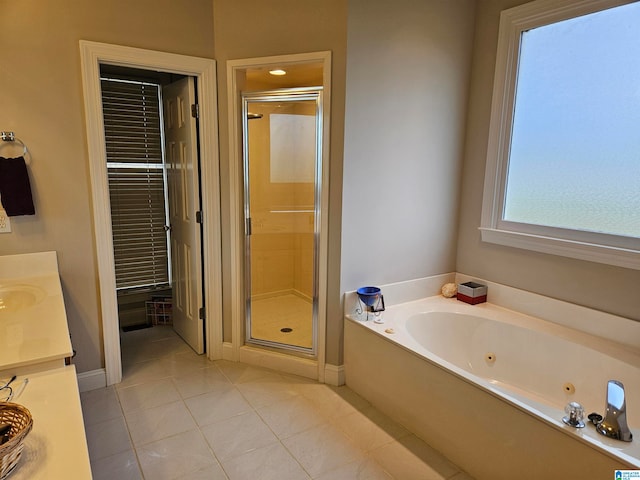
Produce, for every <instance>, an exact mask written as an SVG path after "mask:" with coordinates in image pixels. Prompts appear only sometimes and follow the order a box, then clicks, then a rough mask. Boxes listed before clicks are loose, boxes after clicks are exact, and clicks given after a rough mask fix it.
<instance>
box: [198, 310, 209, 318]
mask: <svg viewBox="0 0 640 480" xmlns="http://www.w3.org/2000/svg"><path fill="white" fill-rule="evenodd" d="M198 318H200V320H206V319H207V312H206V311H205V309H204V307H200V309H199V310H198Z"/></svg>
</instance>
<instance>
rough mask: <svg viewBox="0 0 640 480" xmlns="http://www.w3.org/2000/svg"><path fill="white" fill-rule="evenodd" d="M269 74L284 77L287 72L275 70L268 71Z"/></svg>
mask: <svg viewBox="0 0 640 480" xmlns="http://www.w3.org/2000/svg"><path fill="white" fill-rule="evenodd" d="M269 73H270V74H271V75H286V74H287V72H285V71H284V70H282V69H281V68H276V69H274V70H269Z"/></svg>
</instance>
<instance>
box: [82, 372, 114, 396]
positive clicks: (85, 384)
mask: <svg viewBox="0 0 640 480" xmlns="http://www.w3.org/2000/svg"><path fill="white" fill-rule="evenodd" d="M77 377H78V390H80V392H88V391H89V390H97V389H98V388H104V387H106V386H107V372H106V370H105V369H104V368H100V369H98V370H91V371H90V372H83V373H79V374H78V375H77Z"/></svg>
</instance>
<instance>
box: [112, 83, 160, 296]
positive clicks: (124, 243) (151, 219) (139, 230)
mask: <svg viewBox="0 0 640 480" xmlns="http://www.w3.org/2000/svg"><path fill="white" fill-rule="evenodd" d="M101 85H102V108H103V115H104V130H105V141H106V150H107V171H108V178H109V194H110V199H111V224H112V229H113V250H114V257H115V271H116V288H117V289H118V290H122V289H128V288H137V287H151V286H160V285H166V284H168V283H169V281H170V279H169V267H168V265H169V258H168V248H167V243H168V234H167V232H166V230H165V225H166V224H167V208H166V195H165V186H166V175H165V166H164V162H163V155H162V132H161V128H160V125H161V123H160V121H161V112H160V98H159V88H160V87H159V85H156V84H151V83H145V82H133V81H122V80H116V79H106V78H103V79H102V80H101Z"/></svg>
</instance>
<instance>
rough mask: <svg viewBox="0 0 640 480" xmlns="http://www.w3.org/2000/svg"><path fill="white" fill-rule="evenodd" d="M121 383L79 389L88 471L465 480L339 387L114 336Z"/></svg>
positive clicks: (260, 479) (212, 479) (283, 479)
mask: <svg viewBox="0 0 640 480" xmlns="http://www.w3.org/2000/svg"><path fill="white" fill-rule="evenodd" d="M122 356H123V381H122V383H120V384H118V385H117V386H115V387H113V386H112V387H109V388H104V389H99V390H93V391H89V392H84V393H82V394H81V399H82V408H83V412H84V419H85V428H86V433H87V441H88V444H89V455H90V458H91V468H92V471H93V476H94V479H95V480H102V479H118V480H134V479H135V480H137V479H146V480H165V479H166V480H178V479H183V480H187V479H188V480H200V479H208V480H222V479H225V480H227V479H228V480H242V479H247V480H270V479H277V480H296V479H317V480H329V479H330V480H341V479H344V480H352V479H386V480H389V479H402V480H410V479H421V480H429V479H434V480H436V479H437V480H444V479H447V480H472V479H471V477H470V476H468V475H467V474H465V473H464V472H462V471H460V469H459V468H458V467H456V466H455V465H453V464H452V463H451V462H449V461H448V460H446V459H445V458H443V457H442V456H441V455H440V454H438V453H437V452H436V451H435V450H433V449H432V448H430V447H429V446H428V445H427V444H426V443H424V442H422V441H421V440H420V439H418V438H417V437H415V436H414V435H412V434H410V433H409V432H408V431H407V430H405V429H404V428H403V427H402V426H400V425H398V424H396V423H394V422H393V421H392V420H390V419H389V418H388V417H386V416H384V415H383V414H382V413H380V412H379V411H378V410H376V408H374V407H373V406H372V405H370V404H369V403H368V402H367V401H366V400H364V399H363V398H362V397H359V396H358V395H357V394H355V393H354V392H353V391H351V390H350V389H349V388H347V387H331V386H328V385H323V384H319V383H317V382H313V381H310V380H307V379H304V378H300V377H295V376H290V375H285V374H280V373H277V372H273V371H270V370H264V369H260V368H256V367H252V366H247V365H244V364H239V363H234V362H228V361H216V362H210V361H208V360H207V359H206V358H204V356H198V355H196V354H195V353H193V352H192V350H190V349H189V348H188V347H187V346H186V345H185V344H184V343H183V342H182V340H181V339H180V338H179V337H177V335H176V334H175V333H174V332H173V330H172V329H171V328H170V327H153V328H151V329H145V330H137V331H133V332H128V333H124V334H122Z"/></svg>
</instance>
